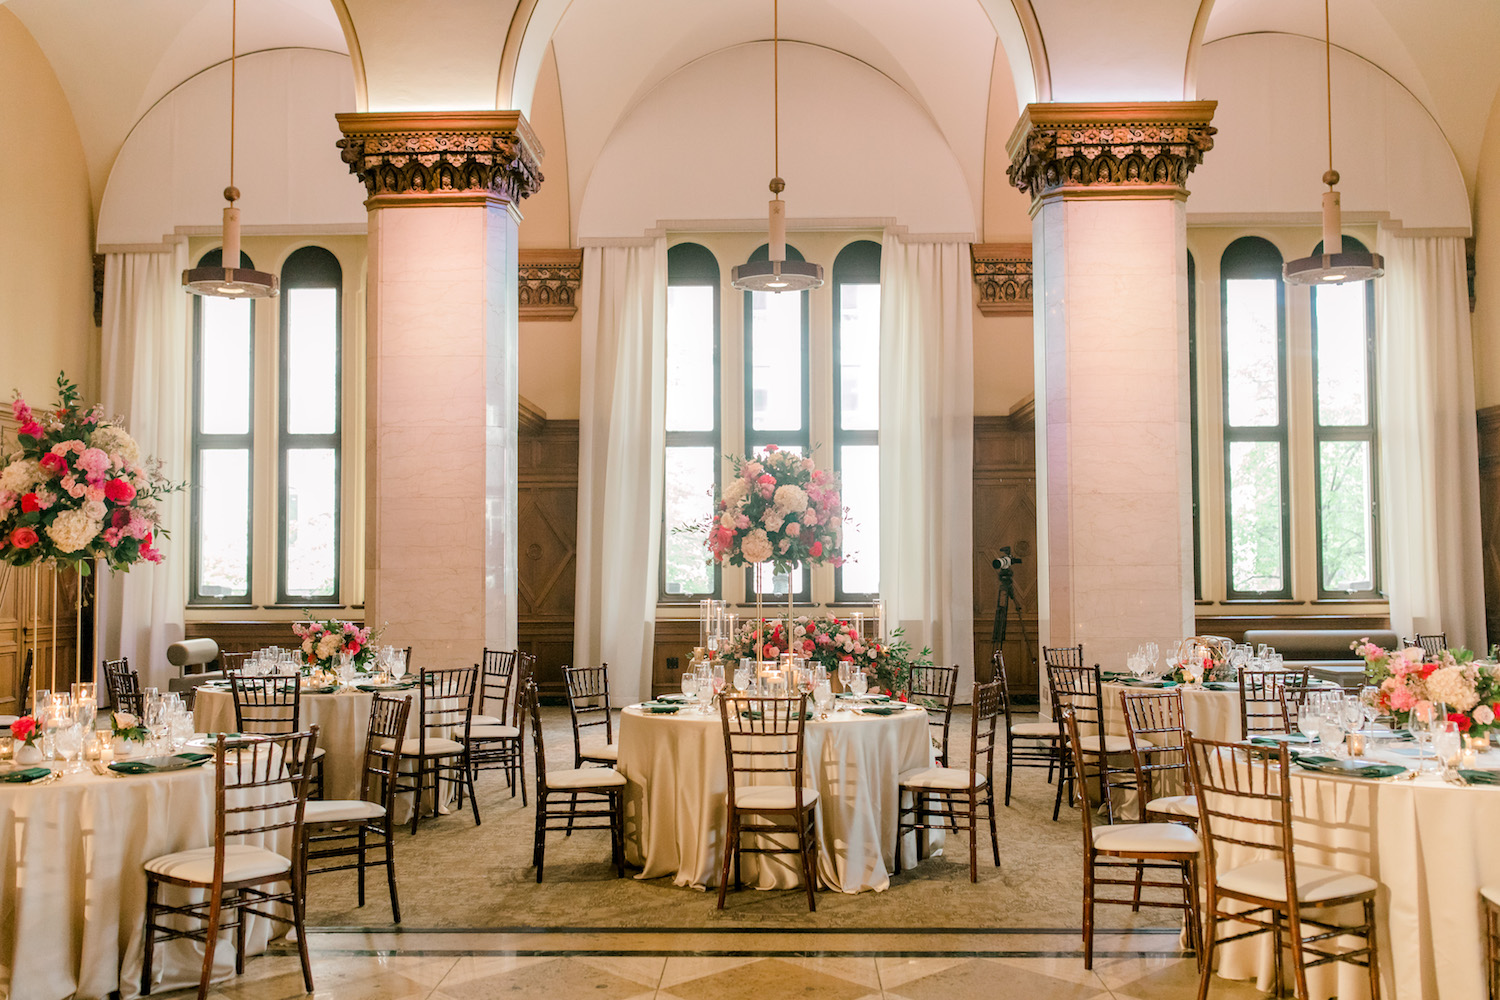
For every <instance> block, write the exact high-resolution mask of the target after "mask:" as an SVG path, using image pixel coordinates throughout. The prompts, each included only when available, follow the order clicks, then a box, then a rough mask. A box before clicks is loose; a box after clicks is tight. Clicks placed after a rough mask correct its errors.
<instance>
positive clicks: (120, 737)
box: [109, 712, 150, 757]
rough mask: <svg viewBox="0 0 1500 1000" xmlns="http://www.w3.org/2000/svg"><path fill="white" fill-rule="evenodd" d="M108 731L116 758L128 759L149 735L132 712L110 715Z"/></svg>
mask: <svg viewBox="0 0 1500 1000" xmlns="http://www.w3.org/2000/svg"><path fill="white" fill-rule="evenodd" d="M109 731H110V736H111V740H110V745H111V747H112V748H113V749H114V754H115V756H116V757H129V756H130V755H131V754H132V753H134V752H135V750H136V748H137V747H139V746H140V745H141V744H143V743H145V742H146V737H147V736H148V735H150V734H149V733H148V732H147V730H146V727H145V726H143V725H141V720H140V719H139V718H137V717H136V715H135V713H134V712H112V713H110V717H109Z"/></svg>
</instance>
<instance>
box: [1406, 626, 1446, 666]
mask: <svg viewBox="0 0 1500 1000" xmlns="http://www.w3.org/2000/svg"><path fill="white" fill-rule="evenodd" d="M1401 644H1402V645H1403V646H1420V647H1421V648H1422V659H1424V660H1440V659H1442V658H1443V653H1444V651H1445V650H1447V648H1448V633H1447V632H1434V633H1432V634H1430V635H1423V634H1422V633H1420V632H1419V633H1417V637H1416V638H1415V639H1402V640H1401Z"/></svg>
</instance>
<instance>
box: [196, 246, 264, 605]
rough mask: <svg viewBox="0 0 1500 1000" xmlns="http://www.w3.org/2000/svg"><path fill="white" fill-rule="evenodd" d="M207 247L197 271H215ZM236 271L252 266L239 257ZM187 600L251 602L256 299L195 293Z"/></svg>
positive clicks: (217, 256) (215, 254)
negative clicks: (190, 519)
mask: <svg viewBox="0 0 1500 1000" xmlns="http://www.w3.org/2000/svg"><path fill="white" fill-rule="evenodd" d="M222 259H223V257H222V254H221V252H220V251H219V250H210V251H209V252H208V253H206V254H204V255H203V256H202V257H201V258H200V259H199V261H198V266H199V267H220V266H222V265H221V261H222ZM239 266H240V267H245V268H253V267H254V266H255V265H254V264H253V263H252V262H251V260H250V257H249V255H247V254H245V253H244V252H243V251H241V253H240V263H239ZM192 426H193V455H192V477H193V480H192V542H191V545H190V546H189V548H190V551H191V557H190V558H191V561H192V562H191V566H190V568H189V571H188V577H189V581H188V587H189V590H188V593H189V600H190V601H191V602H193V603H197V604H248V603H250V594H251V582H252V573H253V568H254V559H253V557H252V550H251V544H252V524H253V520H252V517H251V496H252V494H251V488H252V483H253V481H254V475H253V470H254V462H255V302H254V301H253V300H250V299H228V298H218V297H205V296H197V295H195V296H193V420H192Z"/></svg>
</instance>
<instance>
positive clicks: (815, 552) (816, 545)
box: [807, 542, 823, 559]
mask: <svg viewBox="0 0 1500 1000" xmlns="http://www.w3.org/2000/svg"><path fill="white" fill-rule="evenodd" d="M807 554H808V555H810V556H812V557H813V558H814V559H816V558H817V557H818V556H820V555H822V554H823V543H822V542H813V543H812V548H810V549H808V550H807Z"/></svg>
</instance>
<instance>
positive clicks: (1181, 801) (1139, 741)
mask: <svg viewBox="0 0 1500 1000" xmlns="http://www.w3.org/2000/svg"><path fill="white" fill-rule="evenodd" d="M1120 702H1121V705H1120V707H1121V708H1122V709H1123V710H1124V713H1125V735H1126V737H1127V738H1128V739H1129V740H1130V758H1131V762H1132V763H1133V764H1134V765H1135V783H1136V788H1137V789H1139V793H1140V802H1141V822H1142V823H1153V822H1162V823H1166V822H1178V823H1186V824H1188V825H1189V826H1196V825H1197V823H1198V799H1197V798H1196V797H1195V796H1194V795H1193V793H1192V781H1191V780H1190V775H1189V773H1188V763H1187V729H1186V727H1185V726H1184V725H1183V716H1182V690H1181V689H1180V688H1179V689H1176V690H1173V691H1123V692H1121V694H1120Z"/></svg>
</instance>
